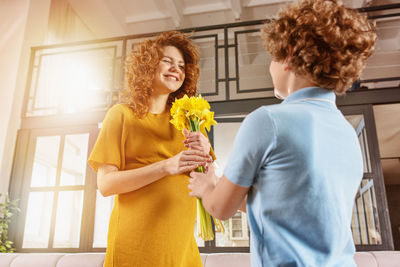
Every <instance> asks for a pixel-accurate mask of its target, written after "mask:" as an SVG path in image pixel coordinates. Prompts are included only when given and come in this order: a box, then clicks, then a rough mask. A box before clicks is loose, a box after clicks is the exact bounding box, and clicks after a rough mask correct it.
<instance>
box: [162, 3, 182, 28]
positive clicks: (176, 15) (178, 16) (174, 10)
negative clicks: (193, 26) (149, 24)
mask: <svg viewBox="0 0 400 267" xmlns="http://www.w3.org/2000/svg"><path fill="white" fill-rule="evenodd" d="M164 2H165V5H166V6H167V8H168V10H169V12H170V15H171V19H172V21H173V22H174V25H175V27H176V28H179V27H181V25H182V21H183V11H182V8H181V7H180V6H179V4H178V1H177V0H164Z"/></svg>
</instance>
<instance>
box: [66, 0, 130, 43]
mask: <svg viewBox="0 0 400 267" xmlns="http://www.w3.org/2000/svg"><path fill="white" fill-rule="evenodd" d="M68 2H69V3H70V4H71V6H72V8H73V9H74V11H75V12H76V13H77V14H78V16H79V17H80V18H81V19H82V21H83V22H84V23H85V24H86V26H87V27H88V28H89V29H90V31H92V32H93V33H94V34H95V35H96V37H97V38H98V37H109V36H121V35H126V34H128V30H127V28H126V26H125V22H124V21H123V16H122V15H121V14H115V13H114V12H116V11H115V10H111V9H110V6H109V5H108V4H107V1H106V0H91V1H82V0H68ZM93 7H95V9H94V8H93Z"/></svg>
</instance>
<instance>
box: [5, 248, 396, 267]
mask: <svg viewBox="0 0 400 267" xmlns="http://www.w3.org/2000/svg"><path fill="white" fill-rule="evenodd" d="M201 258H202V260H203V264H204V266H205V267H225V266H226V267H250V255H249V254H248V253H216V254H201ZM355 260H356V263H357V265H358V267H400V251H372V252H357V253H356V255H355ZM103 261H104V253H76V254H67V253H13V254H7V253H4V254H2V253H0V267H102V266H103ZM155 267H156V266H155ZM320 267H323V266H320Z"/></svg>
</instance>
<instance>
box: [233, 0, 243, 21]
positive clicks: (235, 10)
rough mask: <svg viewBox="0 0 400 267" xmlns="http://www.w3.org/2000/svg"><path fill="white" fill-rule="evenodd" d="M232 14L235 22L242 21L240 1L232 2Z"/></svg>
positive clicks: (234, 0)
mask: <svg viewBox="0 0 400 267" xmlns="http://www.w3.org/2000/svg"><path fill="white" fill-rule="evenodd" d="M231 7H232V13H233V17H234V18H235V20H240V17H241V15H242V4H241V1H240V0H231Z"/></svg>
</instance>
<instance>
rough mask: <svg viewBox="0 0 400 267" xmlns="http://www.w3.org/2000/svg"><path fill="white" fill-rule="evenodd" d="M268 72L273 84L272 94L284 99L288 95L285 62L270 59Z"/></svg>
mask: <svg viewBox="0 0 400 267" xmlns="http://www.w3.org/2000/svg"><path fill="white" fill-rule="evenodd" d="M269 72H270V74H271V77H272V82H273V84H274V94H275V97H276V98H279V99H285V98H286V97H287V96H288V79H289V71H288V70H287V63H284V62H278V61H275V60H271V64H270V65H269Z"/></svg>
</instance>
